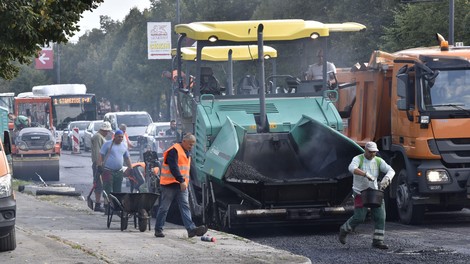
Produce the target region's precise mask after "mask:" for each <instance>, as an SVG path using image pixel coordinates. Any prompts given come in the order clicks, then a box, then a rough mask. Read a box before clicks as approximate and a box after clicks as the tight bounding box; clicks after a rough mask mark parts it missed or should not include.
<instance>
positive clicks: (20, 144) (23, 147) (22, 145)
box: [17, 141, 29, 151]
mask: <svg viewBox="0 0 470 264" xmlns="http://www.w3.org/2000/svg"><path fill="white" fill-rule="evenodd" d="M17 146H18V148H19V149H21V150H23V151H27V150H29V148H28V144H26V142H24V141H19V142H18V144H17Z"/></svg>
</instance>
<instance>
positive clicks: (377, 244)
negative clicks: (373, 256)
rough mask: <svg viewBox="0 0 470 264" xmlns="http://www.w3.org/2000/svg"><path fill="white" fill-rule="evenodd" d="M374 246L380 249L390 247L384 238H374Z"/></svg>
mask: <svg viewBox="0 0 470 264" xmlns="http://www.w3.org/2000/svg"><path fill="white" fill-rule="evenodd" d="M372 247H375V248H378V249H388V246H387V245H385V244H384V242H383V241H382V240H376V239H374V240H372Z"/></svg>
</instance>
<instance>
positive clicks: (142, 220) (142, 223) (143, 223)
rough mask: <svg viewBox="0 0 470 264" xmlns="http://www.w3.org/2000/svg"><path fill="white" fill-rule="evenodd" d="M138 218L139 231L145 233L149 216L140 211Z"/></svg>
mask: <svg viewBox="0 0 470 264" xmlns="http://www.w3.org/2000/svg"><path fill="white" fill-rule="evenodd" d="M138 218H139V231H140V232H145V230H147V224H148V220H149V215H148V213H147V210H145V209H140V210H139V215H138Z"/></svg>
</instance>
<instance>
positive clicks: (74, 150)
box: [72, 127, 80, 154]
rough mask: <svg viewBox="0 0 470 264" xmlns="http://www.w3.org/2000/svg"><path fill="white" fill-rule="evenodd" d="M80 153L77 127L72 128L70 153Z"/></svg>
mask: <svg viewBox="0 0 470 264" xmlns="http://www.w3.org/2000/svg"><path fill="white" fill-rule="evenodd" d="M79 153H80V132H79V130H78V127H74V128H73V129H72V154H79Z"/></svg>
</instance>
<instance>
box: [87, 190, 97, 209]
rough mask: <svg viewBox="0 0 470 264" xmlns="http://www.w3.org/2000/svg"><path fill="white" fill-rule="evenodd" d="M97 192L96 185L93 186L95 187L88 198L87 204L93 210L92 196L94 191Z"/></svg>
mask: <svg viewBox="0 0 470 264" xmlns="http://www.w3.org/2000/svg"><path fill="white" fill-rule="evenodd" d="M94 190H95V185H94V184H93V187H91V190H90V193H89V194H88V196H87V197H86V202H87V204H88V207H89V208H90V209H91V210H93V200H92V199H91V194H92V193H93V191H94Z"/></svg>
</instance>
